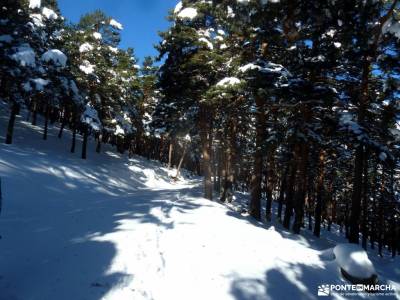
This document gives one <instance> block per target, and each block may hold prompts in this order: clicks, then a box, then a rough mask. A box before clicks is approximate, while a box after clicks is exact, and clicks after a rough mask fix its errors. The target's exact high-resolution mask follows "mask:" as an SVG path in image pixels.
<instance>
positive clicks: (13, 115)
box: [5, 102, 19, 144]
mask: <svg viewBox="0 0 400 300" xmlns="http://www.w3.org/2000/svg"><path fill="white" fill-rule="evenodd" d="M18 113H19V104H18V103H15V102H14V103H13V105H12V107H11V113H10V119H9V120H8V126H7V135H6V141H5V143H6V144H12V139H13V134H14V125H15V119H16V117H17V115H18Z"/></svg>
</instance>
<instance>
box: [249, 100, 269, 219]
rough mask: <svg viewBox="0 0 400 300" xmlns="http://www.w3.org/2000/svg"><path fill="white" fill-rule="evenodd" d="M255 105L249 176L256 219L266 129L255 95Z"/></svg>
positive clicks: (258, 213)
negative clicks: (250, 171) (251, 172)
mask: <svg viewBox="0 0 400 300" xmlns="http://www.w3.org/2000/svg"><path fill="white" fill-rule="evenodd" d="M256 107H257V113H256V149H255V151H254V167H253V174H252V176H251V199H250V215H251V216H252V217H253V218H255V219H256V220H261V184H262V173H263V161H264V159H263V158H264V151H263V144H264V138H265V131H266V117H265V111H264V99H263V98H261V97H259V96H256Z"/></svg>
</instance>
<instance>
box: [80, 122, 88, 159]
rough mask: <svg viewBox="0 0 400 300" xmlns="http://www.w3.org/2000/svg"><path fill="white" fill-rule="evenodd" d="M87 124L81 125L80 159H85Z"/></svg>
mask: <svg viewBox="0 0 400 300" xmlns="http://www.w3.org/2000/svg"><path fill="white" fill-rule="evenodd" d="M88 135H89V133H88V125H86V124H84V125H83V140H82V159H86V157H87V156H86V152H87V141H88Z"/></svg>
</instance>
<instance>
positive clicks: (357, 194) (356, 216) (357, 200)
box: [349, 145, 364, 244]
mask: <svg viewBox="0 0 400 300" xmlns="http://www.w3.org/2000/svg"><path fill="white" fill-rule="evenodd" d="M363 165H364V147H363V145H359V146H358V147H357V149H356V158H355V164H354V181H353V194H352V198H351V213H350V220H349V227H350V232H349V242H350V243H354V244H358V242H359V237H358V235H359V232H360V228H359V227H360V211H361V196H362V183H363V182H362V179H363V178H362V174H363V169H364V168H363Z"/></svg>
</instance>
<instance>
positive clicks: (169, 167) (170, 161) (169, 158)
mask: <svg viewBox="0 0 400 300" xmlns="http://www.w3.org/2000/svg"><path fill="white" fill-rule="evenodd" d="M173 152H174V141H173V139H172V138H171V139H170V141H169V149H168V169H171V168H172V154H173Z"/></svg>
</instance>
